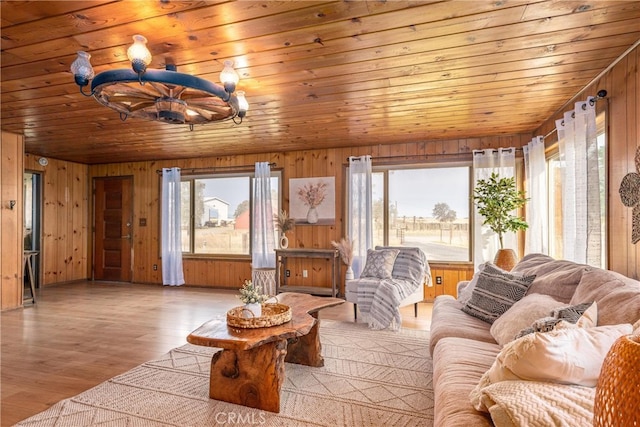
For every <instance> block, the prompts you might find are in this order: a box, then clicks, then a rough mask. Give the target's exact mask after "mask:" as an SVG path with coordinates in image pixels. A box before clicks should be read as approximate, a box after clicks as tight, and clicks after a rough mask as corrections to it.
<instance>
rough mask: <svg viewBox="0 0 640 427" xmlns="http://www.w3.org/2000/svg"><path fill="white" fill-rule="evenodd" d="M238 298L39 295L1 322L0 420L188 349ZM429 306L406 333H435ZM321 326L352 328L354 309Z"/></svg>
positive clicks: (135, 291)
mask: <svg viewBox="0 0 640 427" xmlns="http://www.w3.org/2000/svg"><path fill="white" fill-rule="evenodd" d="M236 295H237V292H236V291H229V290H213V289H208V288H206V289H205V288H194V287H177V288H173V287H162V286H157V285H137V284H122V283H105V282H81V283H69V284H62V285H56V286H50V287H46V288H44V289H39V290H37V291H36V297H37V303H36V304H35V305H27V306H25V307H24V308H22V309H17V310H12V311H7V312H3V313H2V315H1V316H2V317H1V322H0V323H1V328H2V329H1V331H2V335H1V342H2V353H1V359H0V369H1V379H0V388H1V398H2V403H1V407H0V421H1V425H2V426H11V425H13V424H15V423H16V422H18V421H20V420H23V419H25V418H27V417H29V416H31V415H34V414H36V413H38V412H40V411H43V410H45V409H47V408H48V407H49V406H51V405H53V404H54V403H56V402H58V401H59V400H61V399H64V398H67V397H70V396H74V395H76V394H78V393H80V392H82V391H84V390H87V389H89V388H91V387H93V386H95V385H97V384H99V383H101V382H103V381H105V380H107V379H109V378H111V377H113V376H115V375H118V374H120V373H123V372H125V371H127V370H129V369H131V368H133V367H135V366H137V365H139V364H141V363H143V362H145V361H147V360H150V359H153V358H156V357H159V356H161V355H162V354H164V353H166V352H167V351H169V350H170V349H172V348H174V347H177V346H180V345H182V344H184V343H186V337H187V335H188V334H189V333H190V332H191V331H193V330H194V329H196V328H197V327H198V326H200V325H201V324H202V323H204V322H206V321H207V320H209V319H211V318H212V317H214V316H218V315H222V314H224V313H226V311H227V310H229V309H230V308H232V307H234V306H237V305H239V301H238V299H237V298H236ZM431 307H432V305H431V304H429V303H421V304H420V305H419V310H418V311H419V313H418V317H417V318H415V317H414V315H413V306H409V307H404V308H403V309H402V316H403V326H404V327H408V328H417V329H429V326H430V323H431ZM320 319H334V320H343V321H353V305H352V304H350V303H346V302H345V303H344V304H342V305H340V306H337V307H331V308H328V309H324V310H322V311H321V312H320Z"/></svg>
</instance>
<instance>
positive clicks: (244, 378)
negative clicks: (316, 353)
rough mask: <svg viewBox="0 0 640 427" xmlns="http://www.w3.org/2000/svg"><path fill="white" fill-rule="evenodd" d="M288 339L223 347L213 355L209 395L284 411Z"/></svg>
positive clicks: (227, 400)
mask: <svg viewBox="0 0 640 427" xmlns="http://www.w3.org/2000/svg"><path fill="white" fill-rule="evenodd" d="M286 353H287V340H286V339H281V340H278V341H273V342H270V343H267V344H263V345H261V346H258V347H254V348H252V349H249V350H240V351H236V350H222V351H220V352H218V353H216V354H214V355H213V358H212V359H211V379H210V381H209V397H211V398H212V399H216V400H223V401H225V402H230V403H237V404H238V405H244V406H248V407H250V408H258V409H263V410H265V411H271V412H280V388H281V387H282V382H283V381H284V357H285V354H286Z"/></svg>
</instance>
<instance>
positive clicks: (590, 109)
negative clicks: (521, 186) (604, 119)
mask: <svg viewBox="0 0 640 427" xmlns="http://www.w3.org/2000/svg"><path fill="white" fill-rule="evenodd" d="M556 129H557V131H558V146H559V149H560V163H561V165H562V257H563V258H565V259H568V260H570V261H575V262H579V263H584V264H589V265H594V266H600V265H601V261H602V244H601V233H602V230H601V226H602V225H601V219H600V203H601V201H600V185H599V181H600V176H599V172H598V144H597V139H596V137H597V135H596V109H595V101H594V100H593V97H589V98H587V100H586V101H582V102H576V104H575V109H574V110H573V111H567V112H566V113H564V119H560V120H557V121H556Z"/></svg>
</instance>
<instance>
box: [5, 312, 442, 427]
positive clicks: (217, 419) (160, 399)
mask: <svg viewBox="0 0 640 427" xmlns="http://www.w3.org/2000/svg"><path fill="white" fill-rule="evenodd" d="M320 337H321V342H322V354H323V356H324V359H325V366H324V367H322V368H312V367H308V366H302V365H295V364H291V363H287V364H286V367H285V372H286V378H285V381H284V383H283V385H282V391H281V401H280V413H279V414H275V413H272V412H267V411H261V410H258V409H252V408H247V407H244V406H240V405H235V404H231V403H226V402H221V401H217V400H212V399H210V398H209V369H210V364H211V355H212V354H213V353H214V352H215V351H216V349H212V348H207V347H200V346H194V345H191V344H186V345H184V346H182V347H178V348H175V349H173V350H171V351H170V352H169V353H167V354H166V355H164V356H163V357H161V358H159V359H157V360H152V361H149V362H146V363H144V364H142V365H140V366H137V367H135V368H133V369H132V370H130V371H128V372H125V373H124V374H122V375H118V376H116V377H114V378H112V379H110V380H108V381H106V382H104V383H102V384H99V385H98V386H96V387H94V388H92V389H90V390H87V391H85V392H83V393H81V394H79V395H77V396H74V397H72V398H69V399H65V400H62V401H60V402H58V403H57V404H55V405H54V406H52V407H51V408H49V409H47V410H46V411H44V412H41V413H39V414H36V415H34V416H32V417H30V418H27V419H26V420H24V421H22V422H20V423H18V424H17V425H19V426H56V427H63V426H73V427H80V426H97V425H99V426H145V427H147V426H148V427H156V426H180V427H187V426H194V427H196V426H216V425H226V426H238V425H242V426H251V425H256V426H274V427H275V426H285V427H286V426H331V427H335V426H397V427H400V426H420V427H424V426H432V425H433V387H432V376H431V358H430V356H429V350H428V348H429V339H428V338H429V333H428V331H418V330H412V329H402V330H401V331H399V332H391V331H372V330H369V329H368V328H367V327H366V325H364V324H361V323H349V322H338V321H332V320H322V321H321V324H320Z"/></svg>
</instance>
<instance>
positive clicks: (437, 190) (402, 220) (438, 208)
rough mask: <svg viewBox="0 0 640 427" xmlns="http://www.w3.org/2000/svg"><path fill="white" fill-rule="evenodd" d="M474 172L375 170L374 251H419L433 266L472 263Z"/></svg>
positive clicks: (460, 169) (467, 169)
mask: <svg viewBox="0 0 640 427" xmlns="http://www.w3.org/2000/svg"><path fill="white" fill-rule="evenodd" d="M470 169H471V168H470V166H448V167H428V166H427V167H405V168H395V167H388V166H387V167H374V170H373V176H372V183H373V242H374V245H391V246H417V247H419V248H421V249H422V250H423V251H424V253H425V254H426V255H427V259H428V260H429V261H447V262H450V261H453V262H469V261H471V255H470V243H469V242H470V235H471V234H470V227H469V213H470V209H471V202H470V196H469V195H470V186H471V180H470Z"/></svg>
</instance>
